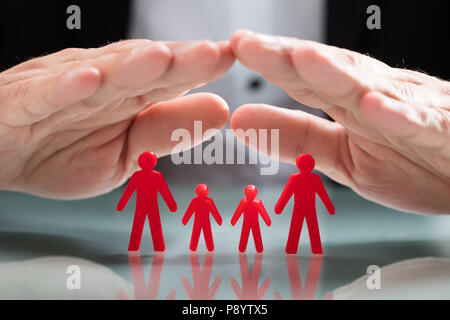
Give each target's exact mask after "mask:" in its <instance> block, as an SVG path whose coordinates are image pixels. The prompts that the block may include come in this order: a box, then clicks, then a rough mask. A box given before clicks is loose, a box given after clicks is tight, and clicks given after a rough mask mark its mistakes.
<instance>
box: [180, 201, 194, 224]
mask: <svg viewBox="0 0 450 320" xmlns="http://www.w3.org/2000/svg"><path fill="white" fill-rule="evenodd" d="M194 202H195V198H194V199H192V200H191V203H189V207H188V208H187V210H186V213H185V214H184V216H183V218H182V219H181V223H182V224H183V225H186V223H188V222H189V220H190V219H191V217H192V215H193V214H194Z"/></svg>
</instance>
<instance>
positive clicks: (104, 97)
mask: <svg viewBox="0 0 450 320" xmlns="http://www.w3.org/2000/svg"><path fill="white" fill-rule="evenodd" d="M172 59H173V54H172V52H171V50H170V49H169V48H168V47H167V46H166V45H165V44H163V43H146V44H143V45H140V46H136V47H134V48H132V49H131V50H125V51H123V52H121V53H120V54H118V55H109V56H106V57H100V58H97V59H94V60H88V61H86V62H85V64H86V65H91V66H95V67H96V68H98V69H99V70H100V72H101V73H102V76H103V81H102V84H101V86H100V87H99V89H98V90H97V91H96V92H95V94H93V95H92V96H91V97H89V98H88V99H86V100H85V101H84V102H85V104H87V105H90V106H95V107H101V106H104V105H108V104H109V103H111V102H112V101H115V100H116V99H119V98H122V97H128V96H133V94H132V93H133V91H137V90H140V89H142V88H144V87H146V86H148V85H150V83H151V82H152V81H154V80H156V79H158V78H159V77H161V76H162V75H163V74H164V73H165V72H166V71H167V69H168V67H169V66H170V64H171V62H172Z"/></svg>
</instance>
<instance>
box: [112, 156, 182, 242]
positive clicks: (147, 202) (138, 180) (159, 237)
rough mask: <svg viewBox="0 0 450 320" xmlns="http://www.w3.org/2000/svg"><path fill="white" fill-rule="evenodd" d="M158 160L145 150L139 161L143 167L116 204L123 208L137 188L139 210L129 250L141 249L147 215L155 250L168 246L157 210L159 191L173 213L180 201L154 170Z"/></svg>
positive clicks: (137, 206)
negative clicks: (177, 202) (177, 200)
mask: <svg viewBox="0 0 450 320" xmlns="http://www.w3.org/2000/svg"><path fill="white" fill-rule="evenodd" d="M157 161H158V158H157V157H156V155H155V154H154V153H153V152H144V153H143V154H141V155H140V156H139V159H138V164H139V166H140V167H141V169H142V170H140V171H136V172H135V173H133V175H132V176H131V179H130V181H129V182H128V185H127V187H126V189H125V191H124V192H123V195H122V197H121V198H120V200H119V203H118V204H117V210H118V211H122V210H123V209H124V208H125V206H126V205H127V203H128V200H130V198H131V195H132V194H133V193H134V191H136V193H137V197H136V210H135V214H134V221H133V229H132V230H131V236H130V244H129V246H128V251H138V250H139V247H140V246H141V238H142V231H143V229H144V223H145V218H146V217H147V216H148V220H149V224H150V231H151V233H152V239H153V248H154V250H155V251H164V250H165V249H166V246H165V244H164V237H163V232H162V227H161V218H160V216H159V209H158V192H159V193H160V194H161V196H162V198H163V199H164V201H165V202H166V204H167V206H168V207H169V209H170V211H171V212H175V211H177V204H176V202H175V200H174V199H173V196H172V193H170V190H169V187H167V183H166V180H165V179H164V177H163V175H162V174H161V172H158V171H156V170H153V168H154V167H155V165H156V162H157Z"/></svg>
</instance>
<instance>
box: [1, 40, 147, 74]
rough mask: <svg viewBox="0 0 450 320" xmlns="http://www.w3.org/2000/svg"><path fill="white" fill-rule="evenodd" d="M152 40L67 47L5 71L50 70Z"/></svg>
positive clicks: (144, 43)
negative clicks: (98, 45)
mask: <svg viewBox="0 0 450 320" xmlns="http://www.w3.org/2000/svg"><path fill="white" fill-rule="evenodd" d="M151 42H152V41H151V40H147V39H131V40H124V41H118V42H114V43H111V44H108V45H106V46H103V47H99V48H88V49H82V48H67V49H63V50H60V51H57V52H55V53H52V54H48V55H45V56H42V57H36V58H33V59H30V60H28V61H25V62H23V63H21V64H18V65H16V66H14V67H12V68H9V69H8V70H5V71H4V73H5V74H8V75H10V74H21V73H28V72H30V71H32V72H42V71H44V72H48V69H49V67H54V66H60V65H63V64H65V63H72V62H76V61H84V60H88V59H94V58H98V57H104V56H106V55H109V54H119V53H121V52H123V51H127V50H130V49H132V48H134V47H137V46H141V45H148V44H149V43H151Z"/></svg>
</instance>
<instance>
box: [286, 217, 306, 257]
mask: <svg viewBox="0 0 450 320" xmlns="http://www.w3.org/2000/svg"><path fill="white" fill-rule="evenodd" d="M303 219H304V217H303V216H301V215H299V214H296V213H295V211H294V213H293V214H292V220H291V227H290V229H289V236H288V241H287V244H286V253H287V254H296V253H297V249H298V242H299V240H300V233H301V232H302V225H303Z"/></svg>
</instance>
